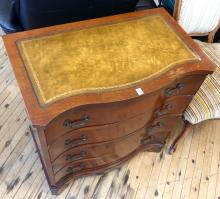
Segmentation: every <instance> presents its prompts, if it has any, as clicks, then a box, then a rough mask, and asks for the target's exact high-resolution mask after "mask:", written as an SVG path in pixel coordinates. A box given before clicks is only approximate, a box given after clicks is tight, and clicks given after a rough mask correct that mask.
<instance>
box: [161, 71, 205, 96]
mask: <svg viewBox="0 0 220 199" xmlns="http://www.w3.org/2000/svg"><path fill="white" fill-rule="evenodd" d="M205 78H206V75H189V76H185V77H183V78H180V79H177V80H176V81H175V82H173V83H172V84H170V85H169V86H167V87H166V88H165V89H164V95H165V96H166V97H171V96H176V95H194V94H195V93H196V92H197V90H198V89H199V88H200V86H201V84H202V83H203V81H204V80H205Z"/></svg>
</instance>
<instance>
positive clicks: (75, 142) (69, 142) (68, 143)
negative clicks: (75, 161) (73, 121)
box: [64, 135, 87, 147]
mask: <svg viewBox="0 0 220 199" xmlns="http://www.w3.org/2000/svg"><path fill="white" fill-rule="evenodd" d="M86 141H87V137H86V136H85V135H81V136H80V138H78V139H74V140H72V139H66V140H65V141H64V145H65V146H68V147H75V146H78V145H80V144H83V143H84V142H86Z"/></svg>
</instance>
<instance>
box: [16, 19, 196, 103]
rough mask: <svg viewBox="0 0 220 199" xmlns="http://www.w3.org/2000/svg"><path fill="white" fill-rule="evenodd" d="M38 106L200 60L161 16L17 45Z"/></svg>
mask: <svg viewBox="0 0 220 199" xmlns="http://www.w3.org/2000/svg"><path fill="white" fill-rule="evenodd" d="M17 44H18V47H19V51H20V53H21V56H22V59H23V60H24V63H25V67H26V69H27V71H28V74H29V76H30V79H31V81H32V84H33V87H34V89H35V92H36V95H37V97H38V100H39V102H40V104H41V105H42V106H44V105H47V104H50V103H52V102H54V101H57V100H60V99H63V98H66V97H68V96H72V95H75V94H79V93H85V92H96V91H99V92H100V91H107V90H109V89H120V88H123V87H125V86H131V85H133V84H134V83H137V82H140V81H143V80H146V79H147V78H149V77H152V76H153V75H158V73H161V72H162V71H164V70H167V69H169V68H170V67H172V66H174V65H176V64H179V63H183V62H185V61H188V60H195V59H198V58H197V57H196V55H195V54H194V53H193V52H192V51H191V50H190V49H189V48H188V47H187V46H186V45H185V44H184V43H183V41H182V40H181V39H180V38H179V37H178V36H177V34H176V33H175V32H174V31H173V30H172V28H171V27H170V26H169V25H168V24H167V23H166V22H165V21H164V19H163V18H162V17H161V16H159V15H153V16H149V17H143V18H139V19H133V20H130V21H126V22H121V23H116V24H111V25H104V26H96V27H92V28H87V29H82V30H72V31H65V32H61V33H57V34H51V35H49V36H41V37H37V38H30V39H25V40H20V41H18V43H17Z"/></svg>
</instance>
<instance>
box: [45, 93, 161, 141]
mask: <svg viewBox="0 0 220 199" xmlns="http://www.w3.org/2000/svg"><path fill="white" fill-rule="evenodd" d="M159 92H160V91H158V92H156V93H153V94H149V95H143V96H141V97H138V98H135V99H132V100H128V101H121V102H115V103H108V104H94V105H85V106H82V107H79V108H75V109H72V110H69V111H66V112H64V113H63V114H61V115H60V116H58V117H57V118H55V119H54V120H53V121H51V122H50V124H48V126H47V127H46V129H45V135H46V139H47V143H48V144H51V143H52V142H54V141H55V140H56V139H57V138H58V137H60V136H61V135H63V134H64V133H66V132H69V131H72V130H75V129H79V128H83V127H90V126H98V125H105V124H111V123H116V122H119V121H123V120H126V119H128V118H131V117H135V116H137V115H140V114H142V113H145V112H148V113H149V114H151V113H152V112H153V110H154V108H155V106H156V101H157V98H158V95H159V94H160V93H159Z"/></svg>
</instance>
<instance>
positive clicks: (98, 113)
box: [3, 8, 216, 194]
mask: <svg viewBox="0 0 220 199" xmlns="http://www.w3.org/2000/svg"><path fill="white" fill-rule="evenodd" d="M3 40H4V43H5V46H6V49H7V52H8V56H9V58H10V61H11V63H12V66H13V69H14V72H15V76H16V79H17V81H18V84H19V87H20V90H21V93H22V96H23V98H24V102H25V105H26V108H27V112H28V114H29V117H30V121H31V126H30V129H31V131H32V135H33V138H34V141H35V144H36V147H37V149H38V151H39V155H40V158H41V162H42V164H43V168H44V171H45V174H46V177H47V181H48V184H49V186H50V189H51V191H52V193H53V194H58V193H59V191H61V190H62V189H61V188H64V187H65V186H64V185H66V184H67V182H68V181H69V180H70V179H76V178H78V177H81V176H85V175H93V174H100V173H104V172H107V171H108V170H110V169H113V168H115V167H118V166H120V165H122V164H123V163H124V162H125V161H127V160H129V159H130V158H132V157H133V156H135V155H136V154H137V153H139V152H142V151H145V152H146V151H151V152H159V151H161V150H162V149H163V147H164V145H165V143H166V139H167V138H168V137H169V136H171V135H172V133H171V132H172V131H173V130H174V129H175V127H176V125H177V124H180V123H181V124H183V125H184V124H185V121H184V120H183V117H182V115H183V112H184V111H185V109H186V108H187V106H188V105H189V103H190V101H191V100H192V98H193V96H194V95H195V94H196V92H197V90H198V89H199V87H200V86H201V84H202V82H203V81H204V79H205V78H206V76H207V75H208V74H211V73H212V72H213V71H214V70H215V68H216V66H215V65H214V64H213V63H212V62H210V61H209V59H208V58H207V57H206V55H205V54H204V53H203V52H202V51H201V50H200V49H199V47H198V46H197V44H195V43H194V42H193V40H192V39H191V38H190V37H189V36H188V35H187V34H186V33H185V32H184V31H183V30H182V28H180V27H179V26H178V25H177V23H176V22H175V21H174V19H172V17H171V16H170V15H169V14H168V13H167V12H166V11H165V10H164V9H162V8H159V9H154V10H147V11H138V12H133V13H127V14H122V15H116V16H111V17H105V18H101V19H93V20H88V21H82V22H77V23H70V24H65V25H61V26H53V27H48V28H43V29H36V30H31V31H27V32H20V33H15V34H9V35H6V36H4V37H3Z"/></svg>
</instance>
